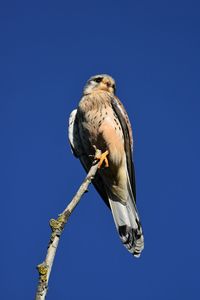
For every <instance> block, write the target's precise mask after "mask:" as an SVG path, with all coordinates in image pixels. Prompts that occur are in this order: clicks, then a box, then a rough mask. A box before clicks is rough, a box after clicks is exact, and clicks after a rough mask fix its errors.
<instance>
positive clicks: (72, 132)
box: [68, 109, 110, 208]
mask: <svg viewBox="0 0 200 300" xmlns="http://www.w3.org/2000/svg"><path fill="white" fill-rule="evenodd" d="M68 137H69V141H70V145H71V149H72V152H73V154H74V156H75V157H77V158H79V160H80V161H81V164H82V165H83V167H84V169H85V171H86V172H88V171H89V169H90V168H91V165H92V159H91V158H90V157H89V156H88V154H87V153H85V152H84V148H83V145H82V142H81V138H80V133H79V128H78V114H77V109H75V110H73V111H72V112H71V114H70V117H69V126H68ZM92 183H93V184H94V186H95V188H96V190H97V191H98V193H99V194H100V196H101V197H102V199H103V200H104V202H105V203H106V205H107V206H108V207H109V208H110V204H109V200H108V195H107V192H106V189H105V184H104V182H103V180H102V178H101V177H100V175H99V174H98V172H97V173H96V175H95V178H94V179H93V180H92Z"/></svg>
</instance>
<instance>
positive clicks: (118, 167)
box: [68, 74, 144, 257]
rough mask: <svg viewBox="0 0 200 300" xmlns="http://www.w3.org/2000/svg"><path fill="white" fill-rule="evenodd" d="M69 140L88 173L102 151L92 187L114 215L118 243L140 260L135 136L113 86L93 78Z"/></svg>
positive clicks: (108, 78)
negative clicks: (98, 151)
mask: <svg viewBox="0 0 200 300" xmlns="http://www.w3.org/2000/svg"><path fill="white" fill-rule="evenodd" d="M68 137H69V142H70V145H71V149H72V152H73V154H74V156H75V157H77V158H78V159H79V160H80V162H81V164H82V165H83V167H84V169H85V171H86V172H88V171H89V169H90V167H91V166H92V163H93V161H94V156H95V149H99V150H100V151H101V155H100V156H99V157H95V158H96V159H97V160H98V171H97V173H96V175H95V177H94V179H93V181H92V183H93V185H94V187H95V188H96V190H97V192H98V193H99V194H100V196H101V198H102V199H103V200H104V202H105V203H106V205H107V206H108V208H109V209H110V210H111V212H112V215H113V219H114V223H115V226H116V229H117V231H118V234H119V237H120V239H121V241H122V243H123V244H124V246H125V247H126V248H127V250H128V251H129V252H130V253H131V254H133V255H134V256H135V257H139V256H140V254H141V252H142V250H143V248H144V236H143V231H142V225H141V222H140V218H139V214H138V210H137V207H136V184H135V171H134V164H133V135H132V129H131V123H130V121H129V117H128V114H127V112H126V110H125V108H124V106H123V104H122V103H121V101H120V100H119V98H118V97H117V96H116V84H115V80H114V79H113V78H112V77H111V76H109V75H107V74H100V75H95V76H92V77H90V78H89V79H88V81H87V82H86V85H85V86H84V89H83V94H82V97H81V99H80V102H79V104H78V107H77V108H76V109H74V110H73V111H72V112H71V114H70V117H69V125H68Z"/></svg>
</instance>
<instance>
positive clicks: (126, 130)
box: [111, 96, 136, 202]
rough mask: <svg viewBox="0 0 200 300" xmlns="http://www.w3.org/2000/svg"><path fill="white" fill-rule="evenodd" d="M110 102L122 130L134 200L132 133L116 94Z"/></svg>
mask: <svg viewBox="0 0 200 300" xmlns="http://www.w3.org/2000/svg"><path fill="white" fill-rule="evenodd" d="M111 104H112V107H113V110H114V112H115V113H116V115H117V117H118V119H119V122H120V124H121V127H122V131H123V135H124V148H125V152H126V162H127V169H128V175H129V180H130V185H131V187H132V193H133V196H134V199H135V202H136V185H135V170H134V164H133V158H132V152H133V135H132V130H131V124H130V121H129V118H128V115H127V113H126V110H125V108H124V106H123V104H122V103H121V102H120V100H119V99H118V98H117V97H116V96H115V97H112V98H111Z"/></svg>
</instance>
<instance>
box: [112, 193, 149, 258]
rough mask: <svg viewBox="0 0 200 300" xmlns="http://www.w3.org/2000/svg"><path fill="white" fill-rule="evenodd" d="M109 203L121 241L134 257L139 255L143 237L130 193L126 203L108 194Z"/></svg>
mask: <svg viewBox="0 0 200 300" xmlns="http://www.w3.org/2000/svg"><path fill="white" fill-rule="evenodd" d="M109 203H110V207H111V210H112V214H113V218H114V221H115V225H116V227H117V230H118V233H119V235H120V238H121V241H122V243H123V244H124V246H125V247H126V248H127V249H128V251H129V252H131V253H132V254H133V255H134V256H135V257H139V256H140V254H141V252H142V250H143V248H144V237H143V234H142V227H141V224H140V220H139V217H138V213H137V208H136V205H135V200H134V198H133V195H132V193H129V196H128V199H127V201H126V204H123V203H122V201H121V200H120V199H119V198H118V197H117V196H116V195H114V194H110V195H109Z"/></svg>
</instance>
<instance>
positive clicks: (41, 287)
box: [35, 149, 101, 300]
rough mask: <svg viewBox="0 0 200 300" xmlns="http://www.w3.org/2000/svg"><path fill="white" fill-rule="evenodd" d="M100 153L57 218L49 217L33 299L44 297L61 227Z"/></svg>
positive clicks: (82, 189)
mask: <svg viewBox="0 0 200 300" xmlns="http://www.w3.org/2000/svg"><path fill="white" fill-rule="evenodd" d="M100 155H101V151H100V150H98V149H96V153H95V159H94V163H93V165H92V166H91V168H90V170H89V172H88V174H87V176H86V178H85V180H84V181H83V183H82V184H81V186H80V188H79V189H78V191H77V193H76V194H75V196H74V197H73V199H72V201H71V202H70V203H69V204H68V206H67V207H66V208H65V210H64V211H63V212H62V213H61V214H60V215H59V216H58V218H57V219H51V220H50V222H49V224H50V227H51V230H52V233H51V237H50V241H49V245H48V248H47V255H46V258H45V261H44V262H43V263H41V264H39V265H38V266H37V269H38V272H39V282H38V286H37V292H36V297H35V300H44V299H45V297H46V294H47V290H48V282H49V277H50V273H51V269H52V266H53V262H54V258H55V255H56V250H57V247H58V243H59V240H60V236H61V234H62V232H63V229H64V227H65V224H66V222H67V220H68V218H69V216H70V215H71V213H72V212H73V210H74V208H75V207H76V206H77V204H78V203H79V201H80V199H81V197H82V196H83V194H84V193H85V192H87V188H88V186H89V184H90V183H91V181H92V179H93V178H94V176H95V174H96V172H97V170H98V164H97V160H96V157H99V156H100Z"/></svg>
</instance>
